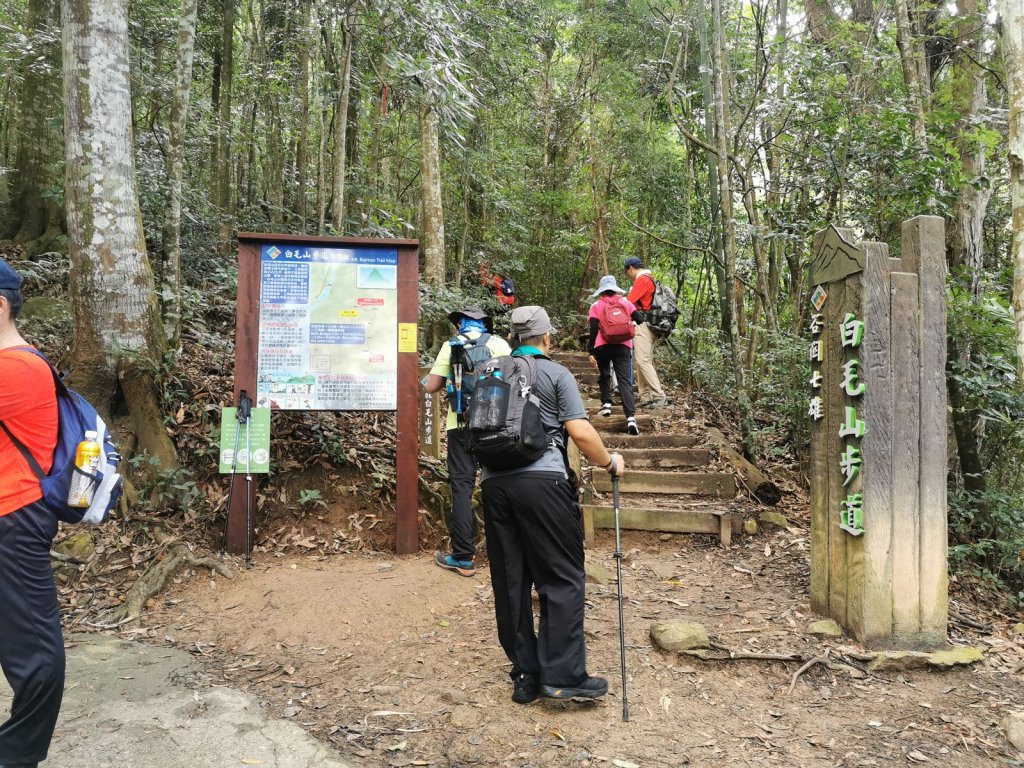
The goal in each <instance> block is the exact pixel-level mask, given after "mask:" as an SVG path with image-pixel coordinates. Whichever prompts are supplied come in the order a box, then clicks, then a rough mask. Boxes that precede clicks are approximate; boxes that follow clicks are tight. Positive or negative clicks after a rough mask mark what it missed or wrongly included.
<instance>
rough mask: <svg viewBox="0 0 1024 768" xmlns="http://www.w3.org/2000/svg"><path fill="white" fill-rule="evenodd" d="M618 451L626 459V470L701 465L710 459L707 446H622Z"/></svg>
mask: <svg viewBox="0 0 1024 768" xmlns="http://www.w3.org/2000/svg"><path fill="white" fill-rule="evenodd" d="M618 452H619V453H620V454H621V455H622V458H623V459H625V460H626V471H627V472H632V471H633V470H634V469H680V468H682V467H702V466H704V465H705V464H707V463H708V462H709V461H711V451H710V450H709V449H707V448H623V449H621V450H619V451H618Z"/></svg>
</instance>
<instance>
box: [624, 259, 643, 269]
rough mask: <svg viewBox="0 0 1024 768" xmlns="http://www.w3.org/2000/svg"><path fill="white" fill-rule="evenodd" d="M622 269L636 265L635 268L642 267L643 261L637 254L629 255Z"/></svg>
mask: <svg viewBox="0 0 1024 768" xmlns="http://www.w3.org/2000/svg"><path fill="white" fill-rule="evenodd" d="M622 266H623V269H629V268H630V267H636V268H637V269H643V266H644V262H643V260H642V259H641V258H640V257H639V256H630V257H629V258H628V259H626V263H625V264H623V265H622Z"/></svg>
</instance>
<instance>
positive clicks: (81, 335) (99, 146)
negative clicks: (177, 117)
mask: <svg viewBox="0 0 1024 768" xmlns="http://www.w3.org/2000/svg"><path fill="white" fill-rule="evenodd" d="M61 21H62V26H63V53H64V135H65V147H66V173H67V179H66V189H65V197H66V200H67V209H68V234H69V241H70V247H71V269H72V272H71V303H72V308H73V310H74V315H75V345H74V363H75V370H74V378H75V381H76V383H77V384H78V387H79V388H80V389H81V390H82V391H83V393H84V394H85V395H86V396H88V397H89V398H90V399H91V400H92V401H93V402H94V403H95V404H97V407H98V408H99V409H100V410H101V411H103V412H104V413H105V414H106V415H107V416H109V415H110V414H111V413H112V412H113V411H114V409H115V407H116V405H117V403H118V400H119V397H120V398H121V399H123V402H124V403H125V404H126V405H127V409H128V412H129V414H130V416H131V434H132V435H134V437H135V439H136V440H137V447H138V448H139V449H141V450H143V451H145V452H147V453H148V454H149V455H150V456H153V457H154V458H155V459H156V460H157V461H159V463H160V464H161V466H163V467H165V468H166V467H173V466H175V465H176V464H177V456H176V454H175V449H174V445H173V443H171V441H170V439H169V437H168V435H167V430H165V429H164V424H163V413H162V410H161V408H160V399H159V393H158V390H157V385H156V380H155V378H154V377H155V373H154V372H155V371H156V370H157V367H158V365H159V363H160V360H161V357H162V354H163V351H164V349H165V345H164V337H163V330H162V327H161V323H160V313H159V310H158V307H157V302H156V291H155V290H154V282H153V272H152V270H151V269H150V264H149V259H148V258H147V256H146V241H145V238H144V237H143V233H142V217H141V213H140V211H139V202H138V197H137V195H136V191H135V162H134V157H133V152H132V128H131V125H132V121H131V103H130V90H129V77H128V62H129V53H128V13H127V4H126V0H90V1H88V2H86V1H85V0H63V3H62V11H61Z"/></svg>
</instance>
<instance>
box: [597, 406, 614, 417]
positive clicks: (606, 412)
mask: <svg viewBox="0 0 1024 768" xmlns="http://www.w3.org/2000/svg"><path fill="white" fill-rule="evenodd" d="M597 415H598V416H606V417H607V416H611V415H612V404H611V403H601V410H600V411H598V412H597Z"/></svg>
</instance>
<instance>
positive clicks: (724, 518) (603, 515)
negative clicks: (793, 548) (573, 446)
mask: <svg viewBox="0 0 1024 768" xmlns="http://www.w3.org/2000/svg"><path fill="white" fill-rule="evenodd" d="M734 522H735V523H738V522H739V518H738V517H737V516H735V515H733V514H732V513H730V512H729V511H728V510H722V509H708V508H703V509H702V508H696V509H657V508H652V507H622V506H620V507H619V528H621V529H625V530H628V531H663V532H665V533H712V534H717V535H718V537H719V540H720V541H721V543H722V546H723V547H728V546H729V544H730V543H731V542H732V529H733V524H734ZM614 527H615V508H614V507H606V506H598V505H596V504H585V505H584V506H583V534H584V537H585V538H586V541H587V543H588V544H592V543H593V541H594V531H595V529H597V528H614Z"/></svg>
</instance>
